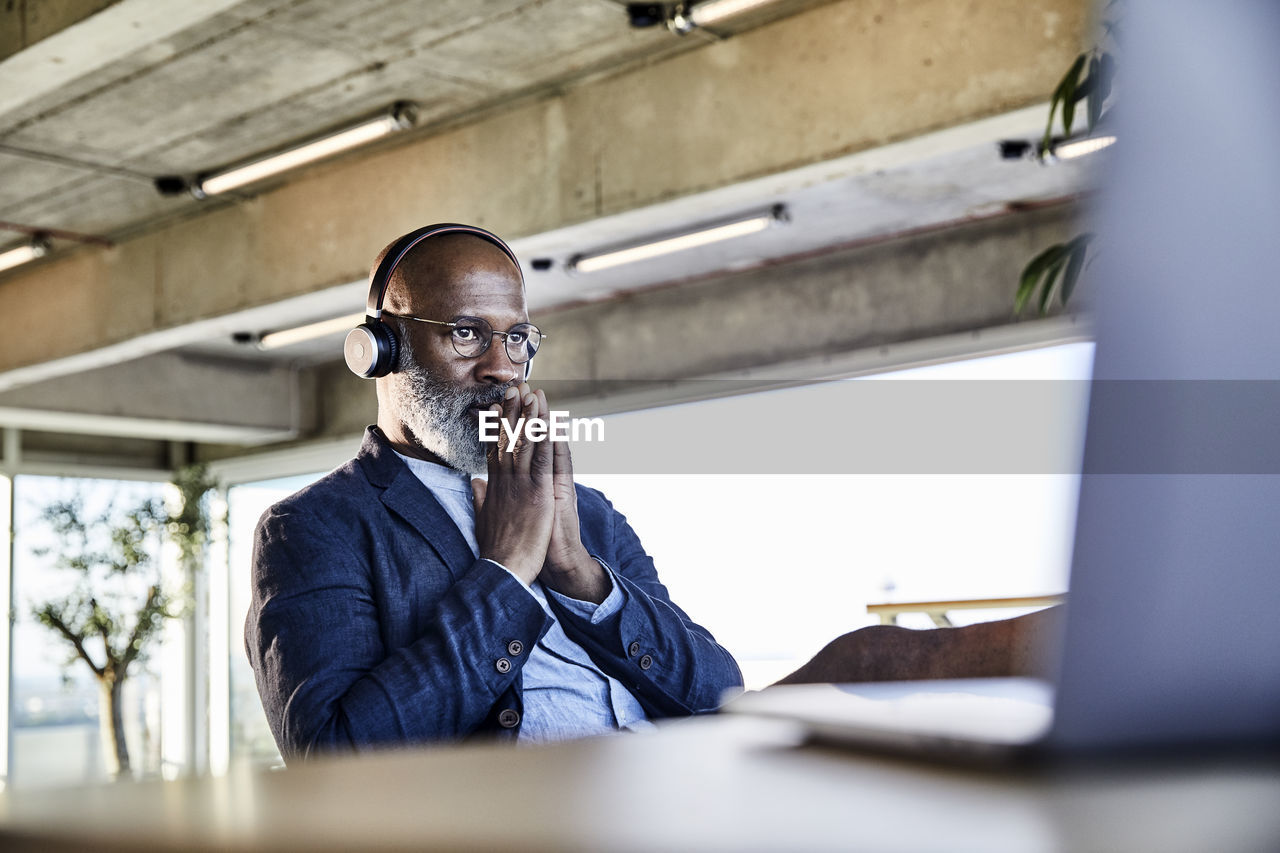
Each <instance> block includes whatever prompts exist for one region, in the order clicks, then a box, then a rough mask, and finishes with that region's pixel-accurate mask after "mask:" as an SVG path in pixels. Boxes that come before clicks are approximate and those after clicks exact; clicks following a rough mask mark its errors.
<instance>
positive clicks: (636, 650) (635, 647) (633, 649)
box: [627, 643, 640, 657]
mask: <svg viewBox="0 0 1280 853" xmlns="http://www.w3.org/2000/svg"><path fill="white" fill-rule="evenodd" d="M627 654H628V655H630V656H631V657H635V656H636V655H638V654H640V644H639V643H632V644H631V645H629V646H627Z"/></svg>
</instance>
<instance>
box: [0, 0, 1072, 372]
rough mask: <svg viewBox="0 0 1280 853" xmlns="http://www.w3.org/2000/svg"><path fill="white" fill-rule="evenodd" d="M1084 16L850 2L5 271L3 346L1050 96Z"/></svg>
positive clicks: (283, 290) (632, 200)
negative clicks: (418, 237)
mask: <svg viewBox="0 0 1280 853" xmlns="http://www.w3.org/2000/svg"><path fill="white" fill-rule="evenodd" d="M1088 8H1089V4H1087V3H1084V2H1081V0H992V2H985V3H982V4H964V5H961V4H955V3H952V2H950V0H898V1H897V2H895V1H894V0H876V2H867V0H845V2H836V3H831V4H828V5H824V6H820V7H818V8H815V9H813V10H811V11H809V12H806V13H804V14H800V15H796V16H794V17H792V18H788V19H785V20H782V21H779V22H777V23H774V24H771V25H769V26H766V27H762V28H760V29H757V30H753V31H751V32H749V33H746V34H744V35H742V36H739V37H735V38H732V39H728V40H726V41H723V42H718V43H715V44H712V45H709V46H707V47H705V48H701V49H698V50H694V51H690V52H687V53H683V54H680V55H679V56H676V57H674V58H672V59H669V60H667V61H664V62H661V63H657V64H655V65H652V66H647V67H644V68H640V69H635V70H632V71H629V72H627V73H624V74H620V75H617V76H614V77H610V78H606V79H599V80H594V81H591V82H589V83H586V84H583V85H580V86H577V87H575V88H572V89H569V90H567V91H565V92H563V93H560V94H557V95H555V96H553V97H548V98H544V99H541V100H538V101H536V102H527V103H523V104H521V105H517V106H515V107H513V108H511V109H510V110H508V111H506V112H503V113H500V114H497V115H493V116H490V117H487V118H485V119H483V120H480V121H477V122H476V123H473V124H470V125H467V126H463V127H458V128H454V129H451V130H447V131H445V132H442V133H439V134H437V135H435V136H430V137H427V138H424V139H419V140H416V141H413V142H411V143H409V144H406V145H404V146H403V147H399V148H395V149H391V150H386V151H381V152H378V153H376V154H373V155H370V156H368V157H365V158H362V159H348V160H343V161H341V162H337V163H334V164H330V165H327V166H323V167H318V168H316V169H315V170H313V171H311V172H309V173H307V174H304V175H302V176H301V177H299V178H298V179H297V180H295V181H293V182H291V183H289V184H287V185H284V186H282V187H280V188H278V189H274V190H271V191H269V192H265V193H263V194H262V195H259V196H257V197H254V198H250V199H247V200H243V201H239V202H231V203H227V204H223V205H222V206H216V207H215V206H211V207H210V208H209V210H208V212H207V213H205V214H204V215H201V216H198V217H196V218H193V219H190V220H187V221H183V222H178V223H173V224H170V225H168V226H166V227H163V228H160V229H158V230H155V231H152V232H150V233H147V234H143V235H140V236H136V237H134V238H132V239H127V240H123V241H122V242H120V243H119V244H118V245H116V246H114V247H112V248H106V249H102V248H84V249H81V250H79V251H76V252H74V253H71V254H69V255H67V256H64V257H59V258H55V259H53V260H51V261H49V262H47V263H43V264H40V265H38V266H35V267H32V268H29V269H27V270H25V271H22V272H18V273H16V274H11V275H10V276H9V277H8V278H6V279H5V280H4V281H2V282H0V316H4V317H5V318H6V320H7V322H8V323H9V324H10V325H11V327H16V328H21V329H23V330H24V332H25V333H24V334H23V335H11V336H7V337H6V338H4V339H3V340H0V376H3V374H4V373H5V372H7V371H10V370H13V369H15V368H20V367H23V366H29V365H32V364H38V363H41V362H44V361H49V360H53V359H58V358H65V357H68V356H73V355H76V354H78V353H86V352H92V351H95V350H97V349H100V348H102V347H105V346H109V345H111V344H115V343H119V342H122V341H127V340H130V339H133V338H135V337H138V336H140V335H144V334H146V333H148V332H152V331H156V330H163V329H173V328H178V327H181V326H183V325H184V324H188V323H191V322H195V321H198V320H202V319H207V318H210V317H217V316H220V315H223V314H227V313H231V312H233V311H237V310H242V309H245V308H250V307H253V306H257V305H263V304H267V303H271V302H274V301H277V300H280V299H283V298H287V297H290V296H295V295H298V294H302V293H307V292H311V291H314V290H317V289H320V288H324V287H328V286H332V285H336V284H342V283H345V282H349V281H353V280H358V279H359V278H361V277H363V275H364V274H365V272H366V267H367V264H368V262H369V259H370V257H372V255H373V254H374V253H375V252H376V251H377V250H378V249H379V248H380V247H381V246H382V245H383V244H384V243H385V242H386V240H387V238H388V235H393V234H398V233H402V232H404V231H406V230H408V229H410V228H412V227H415V226H418V225H421V224H422V223H424V222H429V221H437V220H442V219H444V220H464V221H471V222H476V223H479V224H482V225H486V226H489V227H492V228H494V229H495V230H497V231H499V232H500V233H503V234H504V235H508V236H511V237H520V236H523V235H530V234H537V233H542V232H546V231H550V230H553V229H555V228H560V227H564V226H566V225H569V224H573V223H576V222H582V221H585V220H588V219H591V218H595V217H598V216H602V215H607V214H611V213H617V212H621V211H625V210H630V209H633V208H636V207H641V206H644V205H648V204H652V203H655V202H658V201H661V200H664V199H671V198H677V197H681V196H684V195H688V194H692V193H697V192H702V191H705V190H707V189H711V188H715V187H721V186H727V185H731V184H733V183H736V182H739V181H743V180H747V179H750V178H754V177H759V176H762V175H769V174H774V173H776V172H780V171H784V170H787V169H792V168H795V167H798V166H802V165H805V164H812V163H819V162H822V161H825V160H828V159H831V158H833V157H838V156H841V155H844V154H848V153H851V152H855V151H860V150H865V149H868V148H871V147H874V146H877V145H882V144H884V143H887V142H890V141H893V140H900V139H906V138H910V137H912V136H915V135H918V134H920V133H923V132H925V131H928V130H932V129H937V128H941V127H948V126H952V125H955V124H959V123H963V122H967V121H971V120H975V119H978V118H981V117H984V116H989V115H993V114H997V113H1003V112H1007V111H1009V110H1012V109H1016V108H1018V107H1021V106H1025V105H1028V104H1032V103H1037V102H1040V101H1042V100H1043V99H1044V97H1045V94H1046V93H1047V92H1049V91H1051V89H1052V87H1053V85H1054V84H1055V83H1056V80H1057V77H1058V76H1059V75H1060V74H1061V71H1062V69H1063V68H1064V67H1065V66H1066V64H1067V63H1068V62H1069V60H1070V58H1071V56H1072V55H1073V54H1074V53H1075V52H1076V51H1077V50H1078V48H1079V46H1080V44H1081V42H1082V40H1083V37H1084V32H1085V26H1086V23H1087V13H1088ZM110 11H112V10H108V12H110ZM104 14H106V13H104Z"/></svg>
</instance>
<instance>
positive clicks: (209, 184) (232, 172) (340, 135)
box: [155, 101, 418, 198]
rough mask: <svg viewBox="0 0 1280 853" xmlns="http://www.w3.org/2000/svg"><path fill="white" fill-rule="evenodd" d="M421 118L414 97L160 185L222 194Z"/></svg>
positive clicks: (170, 191) (167, 191) (171, 190)
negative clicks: (360, 118)
mask: <svg viewBox="0 0 1280 853" xmlns="http://www.w3.org/2000/svg"><path fill="white" fill-rule="evenodd" d="M417 119H418V107H417V105H416V104H414V103H413V102H412V101H398V102H396V103H395V104H394V105H393V106H392V107H391V109H390V110H387V111H385V112H383V113H382V114H380V115H378V116H376V117H374V118H372V119H369V120H367V121H362V122H360V123H358V124H353V125H348V126H347V127H343V128H340V129H338V130H335V131H331V132H329V133H325V134H322V135H321V136H318V137H316V138H315V139H311V140H308V141H307V142H303V143H300V144H298V145H293V146H290V147H289V148H286V149H284V150H283V151H279V152H277V153H275V154H269V155H267V156H265V157H258V158H255V159H253V160H249V161H247V162H244V163H240V164H239V165H236V166H232V167H229V168H226V169H219V170H217V171H213V172H205V173H201V174H199V175H197V176H196V177H195V178H194V179H192V180H187V179H185V178H182V177H180V176H174V175H170V176H166V177H162V178H157V179H156V182H155V184H156V189H158V190H159V191H160V192H161V193H162V194H164V195H178V194H180V193H183V192H190V193H191V194H192V195H193V196H195V197H196V198H206V197H208V196H211V195H218V194H219V193H225V192H229V191H231V190H234V189H239V188H240V187H243V186H245V185H247V184H252V183H256V182H258V181H261V180H263V179H264V178H268V177H271V176H272V175H277V174H279V173H281V172H286V171H289V170H291V169H296V168H298V167H299V166H305V165H306V164H308V163H314V162H315V161H317V160H323V159H324V158H326V157H332V156H333V155H334V154H338V153H340V152H342V151H347V150H349V149H352V148H358V147H359V146H361V145H367V144H369V143H370V142H373V141H374V140H377V139H381V138H382V137H384V136H389V135H390V134H392V133H396V132H397V131H401V130H406V129H408V128H410V127H413V125H414V124H415V123H416V122H417Z"/></svg>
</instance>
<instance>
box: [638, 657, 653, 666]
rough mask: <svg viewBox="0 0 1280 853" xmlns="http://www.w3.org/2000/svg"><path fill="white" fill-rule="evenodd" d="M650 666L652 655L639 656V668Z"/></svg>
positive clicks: (651, 664)
mask: <svg viewBox="0 0 1280 853" xmlns="http://www.w3.org/2000/svg"><path fill="white" fill-rule="evenodd" d="M651 666H653V656H652V655H645V656H644V657H642V658H640V668H641V669H648V668H649V667H651Z"/></svg>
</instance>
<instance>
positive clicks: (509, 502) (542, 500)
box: [471, 383, 609, 603]
mask: <svg viewBox="0 0 1280 853" xmlns="http://www.w3.org/2000/svg"><path fill="white" fill-rule="evenodd" d="M490 410H491V411H495V412H497V413H498V414H499V416H500V417H501V419H502V420H503V421H504V422H505V426H504V427H502V428H501V429H500V436H501V437H500V439H499V441H498V442H497V443H495V444H494V445H492V446H491V447H490V449H489V453H488V460H489V481H488V483H487V484H486V483H485V481H484V480H480V479H475V480H472V481H471V488H472V492H473V495H474V499H475V507H476V542H477V544H478V545H479V548H480V556H481V557H484V558H487V559H491V560H494V561H495V562H498V563H501V564H502V565H504V566H506V567H507V568H508V569H509V570H510V571H511V572H512V573H513V574H515V575H516V576H517V577H519V578H520V579H521V580H523V581H524V582H525V583H533V582H534V581H535V580H539V579H540V580H542V582H543V583H544V584H546V585H547V586H550V587H551V588H553V589H556V590H558V591H560V592H562V593H564V594H565V595H568V596H570V597H572V598H577V599H581V600H584V601H594V602H597V603H599V602H600V601H602V600H603V599H604V595H605V593H606V592H607V591H608V588H609V583H608V579H607V577H606V576H605V575H604V570H603V569H602V568H601V567H600V564H599V563H597V562H596V561H595V560H593V559H591V557H590V555H589V554H587V551H586V548H584V547H583V545H582V538H581V531H580V528H579V526H578V499H577V493H576V492H575V491H574V487H573V461H572V459H571V457H570V455H569V445H568V443H567V442H564V441H552V440H551V438H550V437H547V438H545V439H544V440H542V441H529V440H528V439H527V438H525V437H524V436H523V434H522V433H518V432H517V431H516V429H515V427H516V423H517V421H518V420H519V419H520V418H524V421H525V423H528V422H529V420H530V419H531V418H542V419H544V420H546V419H549V418H550V408H549V407H548V406H547V398H546V395H545V394H544V393H543V392H542V390H541V389H539V390H537V391H533V390H531V389H530V388H529V386H528V384H526V383H521V384H520V385H519V387H512V388H509V389H507V395H506V398H505V399H504V400H503V401H502V402H501V403H495V404H494V405H493V406H491V407H490Z"/></svg>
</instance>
